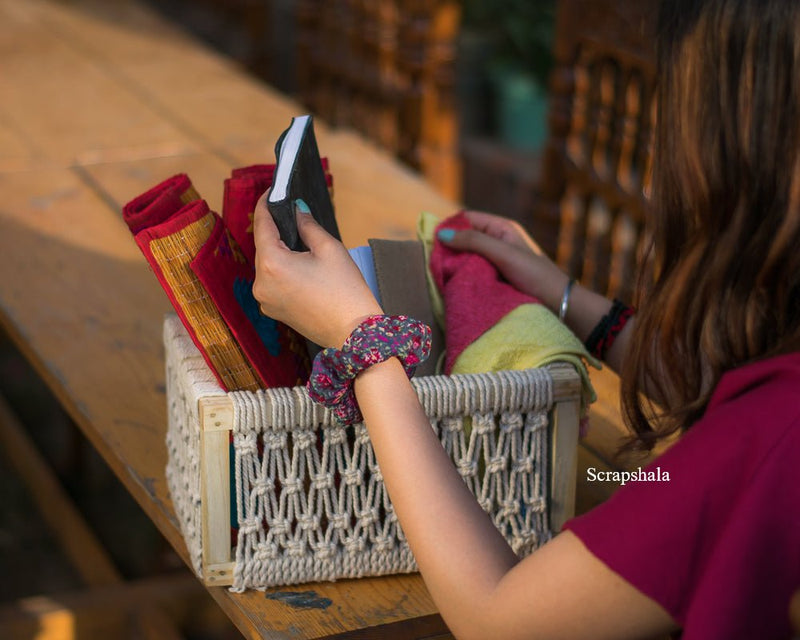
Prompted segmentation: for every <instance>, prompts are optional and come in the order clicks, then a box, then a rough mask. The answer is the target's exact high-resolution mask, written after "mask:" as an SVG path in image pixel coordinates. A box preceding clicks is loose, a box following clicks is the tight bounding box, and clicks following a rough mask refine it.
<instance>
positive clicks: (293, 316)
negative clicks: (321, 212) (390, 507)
mask: <svg viewBox="0 0 800 640" xmlns="http://www.w3.org/2000/svg"><path fill="white" fill-rule="evenodd" d="M658 64H659V67H658V70H659V95H658V107H659V110H658V117H657V133H656V141H655V149H654V152H655V158H654V169H653V194H652V220H651V222H652V237H653V246H652V251H651V255H650V258H651V259H650V260H649V261H648V264H649V265H650V268H649V270H648V271H647V272H646V273H645V274H644V277H643V278H642V279H641V285H640V295H639V299H638V307H639V311H638V313H637V314H636V316H635V317H634V318H633V319H632V320H631V321H629V322H628V323H627V324H626V325H625V326H624V328H623V329H622V330H621V332H619V334H618V335H617V336H616V340H615V341H614V343H613V345H612V346H611V347H610V348H609V349H608V351H607V352H606V353H605V358H606V361H607V363H608V364H609V365H610V366H611V367H612V368H614V369H617V370H618V371H620V372H621V375H622V380H623V397H622V400H623V409H624V414H625V417H626V420H627V422H628V423H629V425H630V426H631V428H632V429H633V432H634V434H635V441H634V444H635V445H638V446H639V447H642V448H645V449H650V448H652V447H653V445H654V444H655V443H656V442H657V441H658V440H659V439H661V438H663V437H665V436H667V435H670V434H673V433H676V432H680V433H681V437H680V439H679V440H678V442H677V443H676V444H674V445H673V446H672V447H671V448H670V449H669V450H668V451H667V452H666V453H664V454H663V455H662V456H661V457H659V459H658V465H659V466H661V468H662V470H664V471H668V472H669V475H670V482H668V483H647V482H639V483H631V484H628V485H626V486H624V487H622V488H621V489H620V490H619V491H618V492H617V493H616V494H615V495H614V497H613V498H612V499H611V500H610V501H608V502H607V503H604V504H602V505H600V506H598V507H597V508H596V509H594V510H593V511H591V512H590V513H588V514H585V515H584V516H581V517H579V518H576V519H574V520H572V521H570V522H569V523H567V525H566V527H565V530H564V531H563V532H562V533H560V534H559V535H557V536H556V537H555V538H554V539H553V540H552V541H550V542H549V543H547V544H546V545H544V546H543V547H542V548H541V549H539V550H537V551H536V552H534V553H533V554H532V555H530V556H529V557H527V558H525V559H524V560H519V559H518V558H517V557H516V556H515V555H514V554H513V553H512V552H511V550H510V548H509V547H508V545H507V544H506V542H505V541H504V539H503V538H502V537H501V536H500V535H499V534H498V532H497V531H496V530H495V528H494V527H493V525H492V523H491V522H490V520H489V519H488V517H487V516H486V515H485V514H484V513H483V511H481V509H480V507H479V506H478V504H477V503H476V501H475V500H474V498H473V497H472V495H471V494H470V493H469V491H468V490H467V488H466V486H465V485H464V483H463V482H462V481H461V479H460V477H459V475H458V474H457V473H456V471H455V470H454V468H453V466H452V464H451V463H450V462H449V460H448V458H447V456H446V455H445V453H444V451H443V450H442V447H441V446H440V444H439V442H438V441H437V439H436V437H435V435H434V434H433V432H432V431H431V429H430V426H429V423H428V420H427V418H426V416H425V414H424V413H423V411H422V409H421V408H420V406H419V403H418V401H417V398H416V396H415V394H414V392H413V390H412V388H411V386H410V384H409V383H408V382H407V379H406V376H405V373H404V370H403V367H402V365H401V363H400V361H399V360H398V359H397V358H389V359H387V360H385V361H384V362H381V363H380V364H376V365H374V366H371V367H368V368H366V369H364V370H363V371H362V372H361V373H360V374H359V375H358V376H357V377H356V379H355V384H354V387H355V395H356V397H357V400H358V404H359V406H360V409H361V412H362V414H363V416H364V419H365V422H366V425H367V429H368V431H369V434H370V437H371V439H372V443H373V446H374V448H375V452H376V455H377V458H378V461H379V464H380V466H381V470H382V473H383V477H384V481H385V483H386V485H387V488H388V490H389V493H390V495H391V498H392V501H393V503H394V506H395V509H396V512H397V514H398V516H399V518H400V521H401V523H402V526H403V530H404V532H405V534H406V536H407V538H408V541H409V544H410V545H411V548H412V550H413V552H414V554H415V556H416V559H417V562H418V564H419V567H420V570H421V572H422V575H423V577H424V578H425V581H426V584H427V586H428V588H429V590H430V592H431V594H432V596H433V598H434V600H435V602H436V604H437V606H438V607H439V609H440V611H441V612H442V615H443V617H444V619H445V620H446V622H447V623H448V625H449V626H450V628H451V629H452V631H453V633H454V635H455V636H456V637H458V638H551V637H557V638H646V637H658V636H661V635H664V634H666V633H670V632H682V633H683V636H682V637H683V638H685V639H687V640H689V639H691V638H703V639H706V640H707V639H709V638H726V639H730V638H787V637H789V634H790V631H789V615H788V606H789V600H790V596H791V593H792V591H793V590H795V589H797V588H798V587H800V482H798V479H799V475H798V471H797V468H798V466H800V3H797V2H795V1H794V0H707V1H704V2H703V1H693V2H691V1H688V0H666V2H665V3H664V6H663V8H662V10H661V14H660V16H659V42H658ZM303 208H304V207H303V203H298V226H299V229H300V232H301V234H302V236H303V240H304V241H305V243H306V245H307V246H308V247H309V248H310V252H309V253H305V254H296V253H292V252H290V251H289V250H288V249H286V247H285V246H282V244H281V242H280V240H279V238H278V234H277V231H276V229H275V227H274V225H273V224H272V222H271V220H270V217H269V215H268V214H267V212H266V209H265V207H264V206H263V201H262V203H260V205H259V208H258V210H257V211H256V230H255V231H256V243H257V247H258V273H257V278H256V284H255V287H254V293H255V295H256V297H257V298H258V300H259V301H260V303H261V305H262V310H263V312H264V313H265V314H267V315H270V316H273V317H276V318H278V319H280V320H283V321H285V322H287V323H288V324H290V325H292V326H293V327H295V328H296V329H297V330H298V331H300V332H301V333H303V334H304V335H306V336H307V337H309V338H310V339H312V340H313V341H315V342H316V343H318V344H320V345H323V346H326V347H337V348H338V347H340V346H341V345H342V343H343V342H344V340H345V339H346V338H347V337H348V336H349V335H350V334H351V332H352V331H354V329H356V328H357V327H359V325H360V323H361V321H362V320H363V319H364V318H367V317H369V316H372V315H374V314H380V313H381V309H380V307H379V306H378V304H377V302H376V301H375V299H374V298H373V297H372V295H371V294H370V293H369V290H368V289H367V287H366V285H365V284H364V282H363V280H362V279H361V277H360V274H359V272H358V270H357V269H356V267H355V265H354V264H353V263H352V261H351V260H350V259H349V256H348V254H347V252H346V251H345V249H344V248H343V247H342V245H341V244H339V243H338V242H336V241H334V240H333V239H332V238H331V237H330V236H328V235H327V234H326V233H325V232H324V231H323V230H322V229H321V228H320V227H319V226H317V225H316V223H315V222H314V221H313V219H312V218H311V216H309V215H304V212H303V211H302V209H303ZM468 216H469V218H470V221H471V224H472V229H470V230H467V231H461V232H457V233H455V234H450V235H445V236H444V237H441V238H440V239H441V240H442V241H443V242H445V243H446V244H448V245H449V246H451V247H453V248H456V249H462V250H469V251H474V252H477V253H479V254H482V255H483V256H485V257H486V258H487V259H489V260H490V261H491V262H493V263H494V264H495V265H496V267H497V268H498V270H499V271H500V272H501V273H502V274H503V275H504V276H505V278H506V279H507V280H508V281H509V282H511V283H512V284H513V285H515V286H516V287H517V288H519V289H521V290H522V291H525V292H528V293H530V294H533V295H535V296H536V297H538V298H539V299H540V300H542V301H543V302H544V303H545V304H546V305H548V306H549V307H550V308H551V309H553V310H554V311H556V312H558V311H559V310H560V309H562V307H566V309H565V310H566V317H565V320H566V322H567V323H568V324H569V325H570V327H571V328H572V329H573V331H574V332H575V333H576V335H577V336H578V337H579V338H581V339H582V340H587V339H588V338H590V337H591V334H592V333H593V330H594V329H595V327H597V326H598V324H600V322H601V319H602V318H603V317H604V316H605V315H607V314H608V313H609V309H611V307H612V303H611V302H610V301H608V300H606V299H604V298H603V297H602V296H599V295H597V294H594V293H592V292H590V291H588V290H586V289H584V288H583V287H580V286H577V285H576V286H574V287H571V286H570V285H569V278H568V277H567V276H566V275H565V274H563V273H562V272H560V270H559V269H558V268H557V267H556V266H555V265H554V264H553V263H552V262H551V261H550V260H549V259H548V258H547V257H546V256H544V255H543V254H542V253H541V251H539V250H538V248H537V246H536V244H535V243H534V242H533V241H532V240H531V239H530V238H529V237H528V236H527V235H526V234H525V233H524V232H523V231H522V230H521V229H520V228H519V227H518V226H517V225H515V224H514V223H512V222H510V221H508V220H505V219H502V218H498V217H495V216H490V215H488V214H479V213H469V214H468ZM618 310H619V309H617V311H618ZM360 330H361V329H359V331H360ZM606 333H608V332H607V327H606ZM595 334H596V332H595ZM648 398H650V399H655V400H657V401H658V405H655V404H653V403H652V402H651V401H650V400H649V399H648Z"/></svg>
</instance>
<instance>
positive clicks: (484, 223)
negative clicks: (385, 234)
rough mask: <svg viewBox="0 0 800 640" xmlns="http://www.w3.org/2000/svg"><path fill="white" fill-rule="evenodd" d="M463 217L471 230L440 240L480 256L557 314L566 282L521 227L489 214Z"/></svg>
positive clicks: (452, 246)
mask: <svg viewBox="0 0 800 640" xmlns="http://www.w3.org/2000/svg"><path fill="white" fill-rule="evenodd" d="M465 215H466V217H467V219H468V220H469V222H470V224H471V225H472V228H471V229H465V230H461V231H456V232H455V234H454V235H453V236H452V238H451V239H449V238H448V236H447V234H445V235H444V236H442V235H440V236H439V240H441V241H442V242H443V243H444V244H445V245H446V246H448V247H451V248H453V249H459V250H462V251H472V252H474V253H477V254H480V255H482V256H483V257H484V258H486V259H487V260H489V262H491V263H492V264H494V266H495V267H497V270H498V271H499V272H500V273H501V274H502V276H503V277H504V278H505V279H506V280H508V281H509V282H510V283H511V284H512V285H514V287H516V288H517V289H519V290H520V291H523V292H524V293H528V294H530V295H532V296H535V297H536V298H538V299H540V300H541V301H542V302H543V303H544V304H545V305H546V306H547V307H549V308H550V309H553V310H557V309H558V306H559V305H560V303H561V295H562V293H563V291H564V287H565V286H566V284H567V281H568V279H569V278H568V277H567V275H566V274H565V273H564V272H563V271H561V269H559V268H558V267H557V266H556V264H555V263H554V262H553V261H552V260H550V258H548V257H547V255H545V253H544V252H543V251H542V249H541V248H540V247H539V245H538V244H536V242H534V240H533V239H532V238H531V237H530V236H529V235H528V234H527V233H526V232H525V230H524V229H523V228H522V226H520V225H519V224H518V223H517V222H515V221H513V220H509V219H508V218H503V217H501V216H495V215H492V214H490V213H481V212H478V211H467V212H466V213H465Z"/></svg>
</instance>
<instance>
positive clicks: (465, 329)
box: [430, 212, 539, 375]
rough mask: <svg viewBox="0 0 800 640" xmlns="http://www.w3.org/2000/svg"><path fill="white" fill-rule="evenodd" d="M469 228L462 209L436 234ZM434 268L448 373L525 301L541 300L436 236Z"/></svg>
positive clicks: (482, 258) (477, 256)
mask: <svg viewBox="0 0 800 640" xmlns="http://www.w3.org/2000/svg"><path fill="white" fill-rule="evenodd" d="M469 228H470V224H469V220H467V217H466V216H465V215H464V213H463V212H460V213H458V214H456V215H455V216H452V217H450V218H448V219H446V220H444V221H443V222H442V223H441V224H440V225H439V226H437V227H436V234H438V232H439V231H440V230H442V229H453V230H455V231H459V230H461V229H469ZM430 269H431V273H432V274H433V278H434V281H435V282H436V286H437V287H438V289H439V293H440V294H441V296H442V300H443V301H444V309H445V325H446V326H445V348H446V351H447V352H446V354H445V363H444V372H445V374H448V375H449V374H450V372H451V371H452V369H453V364H454V363H455V361H456V359H457V358H458V356H459V355H461V352H462V351H464V349H465V348H466V347H467V346H469V345H470V344H472V343H473V342H474V341H475V340H477V339H478V338H479V337H480V336H481V335H483V333H485V332H486V331H487V330H489V329H491V328H492V327H493V326H494V325H495V324H497V322H498V321H499V320H500V319H501V318H503V317H504V316H505V315H506V314H508V313H509V312H511V311H513V310H514V309H516V308H517V307H518V306H519V305H521V304H529V303H536V302H539V300H537V299H536V298H534V297H532V296H529V295H527V294H525V293H522V292H521V291H518V290H517V289H515V288H514V287H513V286H512V285H510V284H509V283H508V282H506V281H505V280H503V279H502V277H501V276H500V274H499V273H498V271H497V269H496V268H495V267H494V265H492V263H491V262H489V261H488V260H487V259H486V258H484V257H483V256H479V255H477V254H475V253H470V252H466V251H456V250H454V249H451V248H449V247H447V246H445V245H444V244H443V243H441V242H440V241H439V239H438V237H437V236H436V235H434V244H433V249H432V251H431V257H430Z"/></svg>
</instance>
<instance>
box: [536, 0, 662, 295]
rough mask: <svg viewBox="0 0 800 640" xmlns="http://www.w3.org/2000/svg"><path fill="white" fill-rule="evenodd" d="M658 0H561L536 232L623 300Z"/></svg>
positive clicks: (583, 275)
mask: <svg viewBox="0 0 800 640" xmlns="http://www.w3.org/2000/svg"><path fill="white" fill-rule="evenodd" d="M656 15H657V2H656V1H655V0H642V1H641V2H636V3H631V2H626V1H625V0H560V1H559V3H558V11H557V19H556V33H555V36H556V37H555V50H554V58H555V66H554V69H553V72H552V75H551V81H550V90H551V91H550V95H551V106H550V114H549V139H548V143H547V145H546V148H545V151H544V157H543V162H542V176H541V183H540V186H539V193H538V194H537V198H536V200H535V202H534V204H533V231H534V235H535V237H536V238H537V240H538V241H539V242H540V243H541V244H542V246H543V248H544V249H545V250H546V251H548V253H550V255H555V257H556V260H557V262H558V263H559V264H560V266H562V268H564V269H566V270H567V271H568V272H569V273H571V274H572V275H573V276H574V277H576V278H578V279H579V280H580V281H581V282H583V283H584V284H586V285H587V286H590V287H592V288H593V289H595V290H596V291H599V292H602V293H604V294H606V295H608V296H616V297H619V298H621V299H623V300H625V301H630V299H631V295H632V291H633V287H634V285H635V273H636V261H637V255H638V254H639V253H640V251H641V249H642V246H643V243H644V238H643V234H642V231H643V223H644V219H645V216H646V215H647V194H648V190H649V167H650V158H651V149H652V139H653V122H654V114H655V109H654V106H655V103H654V81H655V47H654V31H655V19H656Z"/></svg>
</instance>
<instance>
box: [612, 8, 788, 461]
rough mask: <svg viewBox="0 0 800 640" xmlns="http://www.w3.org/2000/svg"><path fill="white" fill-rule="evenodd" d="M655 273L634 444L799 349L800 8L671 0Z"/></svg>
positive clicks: (629, 393) (641, 299)
mask: <svg viewBox="0 0 800 640" xmlns="http://www.w3.org/2000/svg"><path fill="white" fill-rule="evenodd" d="M658 32H659V35H658V38H659V39H658V44H657V47H658V80H657V81H658V91H657V95H658V98H657V99H658V104H657V109H658V110H657V123H656V137H655V145H654V154H655V155H654V161H653V176H652V185H653V190H652V198H651V204H652V209H651V216H652V220H651V221H650V223H651V228H650V233H651V234H652V247H651V250H650V255H649V260H648V264H649V268H648V269H646V270H645V272H644V274H643V277H642V278H641V280H640V283H639V294H638V296H637V306H638V307H639V313H638V314H637V319H636V325H635V327H634V329H633V335H632V340H631V343H630V347H631V348H630V350H629V352H628V354H627V356H626V361H625V363H624V366H623V372H622V406H623V413H624V415H625V418H626V420H627V422H628V424H629V425H630V426H631V427H632V428H633V429H634V431H635V432H636V437H635V445H636V446H637V447H641V448H644V449H651V448H652V447H653V445H654V444H655V443H656V441H658V440H659V439H660V438H662V437H665V436H667V435H669V434H672V433H675V432H676V431H679V430H683V429H687V428H689V427H690V426H691V425H692V423H694V422H695V421H696V420H697V419H698V418H699V417H701V416H702V414H703V413H704V411H705V409H706V406H707V404H708V401H709V398H710V396H711V394H712V392H713V390H714V387H715V386H716V385H717V383H718V381H719V379H720V377H721V376H722V374H723V373H725V372H726V371H728V370H730V369H733V368H736V367H739V366H741V365H743V364H746V363H748V362H752V361H755V360H758V359H761V358H765V357H768V356H771V355H776V354H780V353H785V352H790V351H795V350H798V349H800V2H797V0H706V1H702V0H665V1H664V2H663V3H662V8H661V11H660V15H659V29H658Z"/></svg>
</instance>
